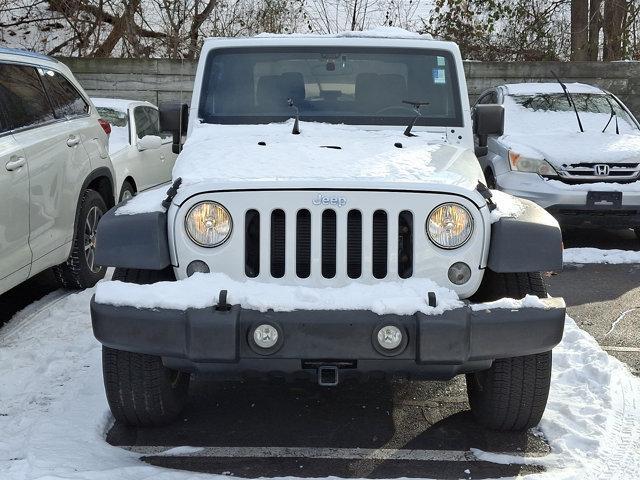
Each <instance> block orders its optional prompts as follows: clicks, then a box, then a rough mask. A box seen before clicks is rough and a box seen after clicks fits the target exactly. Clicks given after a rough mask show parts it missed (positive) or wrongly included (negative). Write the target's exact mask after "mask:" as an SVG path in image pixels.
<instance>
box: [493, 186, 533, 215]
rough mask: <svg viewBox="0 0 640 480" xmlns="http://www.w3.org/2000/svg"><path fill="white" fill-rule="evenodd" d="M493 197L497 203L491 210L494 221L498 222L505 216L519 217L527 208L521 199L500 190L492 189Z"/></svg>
mask: <svg viewBox="0 0 640 480" xmlns="http://www.w3.org/2000/svg"><path fill="white" fill-rule="evenodd" d="M491 199H492V200H493V203H495V205H496V208H495V209H494V210H493V211H492V212H491V221H492V222H497V221H498V220H500V219H501V218H503V217H512V218H518V217H519V216H520V215H522V213H523V212H524V211H525V209H526V208H527V207H526V205H525V204H524V202H522V201H521V200H520V199H518V198H517V197H514V196H513V195H509V194H508V193H504V192H501V191H500V190H491Z"/></svg>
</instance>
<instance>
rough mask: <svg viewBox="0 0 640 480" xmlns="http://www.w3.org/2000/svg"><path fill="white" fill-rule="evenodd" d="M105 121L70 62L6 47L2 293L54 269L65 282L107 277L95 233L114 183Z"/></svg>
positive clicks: (0, 105)
mask: <svg viewBox="0 0 640 480" xmlns="http://www.w3.org/2000/svg"><path fill="white" fill-rule="evenodd" d="M98 119H99V115H98V112H97V111H96V109H95V107H94V106H93V105H92V104H91V102H90V100H89V97H88V96H87V94H86V93H85V92H84V91H83V90H82V87H81V86H80V84H79V83H78V82H77V80H76V79H75V78H74V77H73V74H72V73H71V71H70V70H69V69H68V68H67V67H66V66H65V65H63V64H62V63H60V62H58V61H57V60H55V59H52V58H49V57H46V56H44V55H39V54H35V53H30V52H24V51H19V50H12V49H0V162H1V165H2V167H0V192H2V203H1V204H0V294H2V293H4V292H5V291H7V290H9V289H10V288H12V287H14V286H15V285H18V284H19V283H21V282H23V281H24V280H26V279H27V278H29V277H32V276H33V275H35V274H37V273H39V272H41V271H43V270H45V269H47V268H50V267H54V270H55V273H56V276H57V278H58V279H59V280H60V283H61V284H62V285H63V286H64V287H70V288H86V287H89V286H93V285H94V284H95V283H96V282H97V281H98V280H99V279H101V278H102V277H103V276H104V271H105V270H104V268H103V267H100V266H97V265H96V264H95V263H94V251H95V232H96V228H97V224H98V221H99V219H100V217H102V215H103V213H104V212H106V211H107V210H108V209H109V208H111V207H112V206H113V205H114V188H113V168H112V166H111V160H110V159H109V153H108V150H107V143H108V134H107V132H108V129H109V126H108V124H106V123H105V124H101V123H100V122H99V120H98Z"/></svg>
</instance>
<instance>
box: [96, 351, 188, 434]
mask: <svg viewBox="0 0 640 480" xmlns="http://www.w3.org/2000/svg"><path fill="white" fill-rule="evenodd" d="M102 371H103V376H104V388H105V391H106V393H107V401H108V402H109V408H111V412H112V413H113V416H114V417H115V418H116V420H118V421H120V422H123V423H126V424H128V425H134V426H140V427H150V426H158V425H165V424H167V423H170V422H171V421H173V420H175V419H176V417H178V415H180V413H181V412H182V410H183V409H184V405H185V404H186V402H187V396H188V392H189V375H188V374H186V373H183V372H178V371H175V370H171V369H169V368H167V367H165V366H164V365H163V364H162V359H161V358H160V357H156V356H153V355H144V354H141V353H132V352H125V351H123V350H115V349H112V348H109V347H105V346H103V347H102Z"/></svg>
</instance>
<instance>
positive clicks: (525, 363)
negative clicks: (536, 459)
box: [466, 270, 552, 431]
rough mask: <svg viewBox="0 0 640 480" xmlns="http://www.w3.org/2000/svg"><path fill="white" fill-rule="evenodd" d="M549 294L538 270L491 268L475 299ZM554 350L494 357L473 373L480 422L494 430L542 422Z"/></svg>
mask: <svg viewBox="0 0 640 480" xmlns="http://www.w3.org/2000/svg"><path fill="white" fill-rule="evenodd" d="M527 294H531V295H537V296H539V297H546V296H547V289H546V285H545V283H544V280H543V278H542V275H541V274H540V273H538V272H535V273H502V274H498V273H495V272H492V271H490V270H487V272H486V273H485V278H484V280H483V284H482V286H481V288H480V290H479V291H478V293H476V295H475V296H474V300H475V301H493V300H497V299H499V298H503V297H511V298H523V297H524V296H525V295H527ZM551 364H552V357H551V352H550V351H549V352H543V353H539V354H535V355H527V356H523V357H512V358H500V359H496V360H494V362H493V364H492V365H491V368H489V369H488V370H484V371H481V372H475V373H469V374H467V375H466V378H467V395H468V396H469V404H470V406H471V412H472V413H473V415H474V417H475V419H476V420H477V421H478V423H480V424H482V425H484V426H485V427H487V428H490V429H493V430H503V431H520V430H525V429H527V428H531V427H534V426H535V425H537V424H538V423H539V422H540V419H541V418H542V414H543V413H544V409H545V407H546V405H547V398H548V396H549V387H550V385H551Z"/></svg>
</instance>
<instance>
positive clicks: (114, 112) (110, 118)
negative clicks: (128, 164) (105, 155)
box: [96, 107, 131, 154]
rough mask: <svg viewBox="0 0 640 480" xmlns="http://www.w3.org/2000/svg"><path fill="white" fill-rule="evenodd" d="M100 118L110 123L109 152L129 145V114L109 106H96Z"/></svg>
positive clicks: (112, 152) (117, 150)
mask: <svg viewBox="0 0 640 480" xmlns="http://www.w3.org/2000/svg"><path fill="white" fill-rule="evenodd" d="M96 109H97V110H98V113H99V114H100V118H102V119H103V120H106V121H107V122H109V123H110V124H111V133H110V134H109V153H110V154H114V153H116V152H119V151H120V150H122V149H123V148H125V147H128V146H129V142H130V140H131V139H130V138H129V114H128V113H127V112H123V111H121V110H118V109H115V108H109V107H96Z"/></svg>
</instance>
